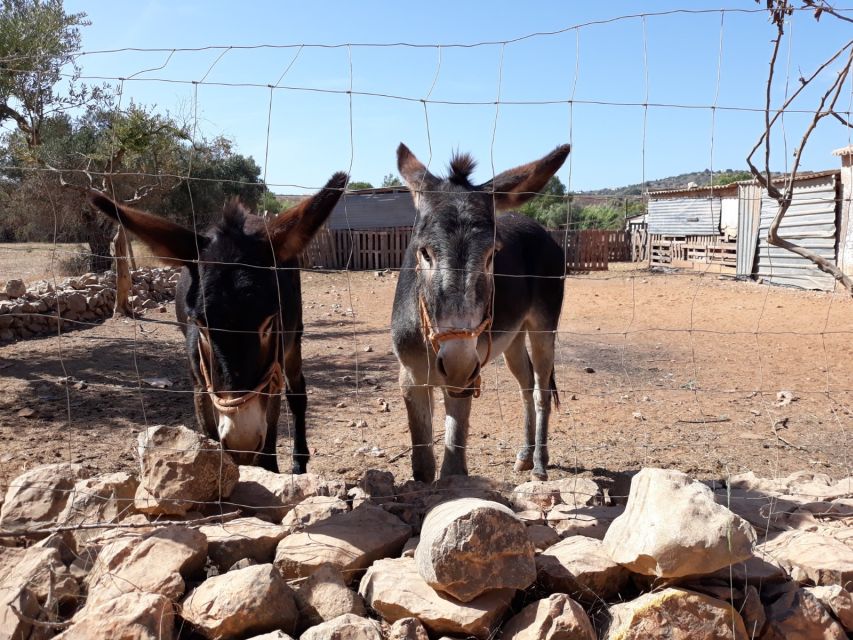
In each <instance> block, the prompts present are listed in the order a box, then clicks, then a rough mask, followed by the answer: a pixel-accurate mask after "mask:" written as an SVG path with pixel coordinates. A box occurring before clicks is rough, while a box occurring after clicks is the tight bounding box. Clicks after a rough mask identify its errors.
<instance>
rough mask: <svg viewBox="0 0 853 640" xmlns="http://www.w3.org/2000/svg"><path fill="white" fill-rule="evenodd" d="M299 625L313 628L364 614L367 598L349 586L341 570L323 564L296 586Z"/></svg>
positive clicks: (304, 627) (303, 627)
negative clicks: (363, 597)
mask: <svg viewBox="0 0 853 640" xmlns="http://www.w3.org/2000/svg"><path fill="white" fill-rule="evenodd" d="M295 596H296V607H297V608H298V609H299V626H300V628H302V629H307V628H308V627H313V626H315V625H318V624H322V623H323V622H328V621H329V620H332V619H333V618H337V617H338V616H342V615H344V614H346V613H352V614H354V615H357V616H363V615H364V600H363V599H362V597H361V596H360V595H358V594H357V593H356V592H355V591H352V590H351V589H349V588H348V587H347V585H346V581H345V580H344V577H343V575H342V574H341V572H340V570H338V569H337V568H335V567H333V566H332V565H328V564H327V565H323V566H321V567H320V568H319V569H317V571H315V572H314V573H313V574H311V575H310V576H308V578H307V579H306V580H304V581H303V582H300V583H299V585H298V586H297V587H296V592H295Z"/></svg>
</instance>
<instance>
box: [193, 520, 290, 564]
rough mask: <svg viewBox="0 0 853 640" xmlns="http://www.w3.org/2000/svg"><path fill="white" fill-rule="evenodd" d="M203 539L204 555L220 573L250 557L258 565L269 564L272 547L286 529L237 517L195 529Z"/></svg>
mask: <svg viewBox="0 0 853 640" xmlns="http://www.w3.org/2000/svg"><path fill="white" fill-rule="evenodd" d="M199 531H201V533H203V534H204V535H205V537H206V538H207V555H208V557H209V558H210V560H211V562H212V563H213V564H214V565H216V567H217V568H218V569H219V570H220V571H222V572H223V573H224V572H225V571H228V568H229V567H230V566H232V565H233V564H234V563H235V562H237V561H239V560H243V559H244V558H251V559H252V560H254V561H255V562H258V563H261V564H263V563H266V562H272V560H273V556H275V547H276V545H277V544H278V543H279V541H280V540H281V539H282V538H284V537H285V536H286V535H287V533H288V531H289V530H288V528H287V527H283V526H282V525H280V524H272V523H270V522H267V521H266V520H261V519H259V518H237V519H236V520H230V521H228V522H223V523H217V524H209V525H205V526H203V527H201V528H199Z"/></svg>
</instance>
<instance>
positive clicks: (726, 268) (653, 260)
mask: <svg viewBox="0 0 853 640" xmlns="http://www.w3.org/2000/svg"><path fill="white" fill-rule="evenodd" d="M649 251H650V264H651V266H653V267H672V268H677V269H694V270H696V271H708V272H711V273H736V272H737V241H736V240H727V239H725V238H723V237H721V236H662V235H657V234H655V235H652V236H650V238H649Z"/></svg>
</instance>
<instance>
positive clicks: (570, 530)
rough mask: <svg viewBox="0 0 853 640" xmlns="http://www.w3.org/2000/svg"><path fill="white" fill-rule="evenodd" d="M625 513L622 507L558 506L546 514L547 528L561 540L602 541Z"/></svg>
mask: <svg viewBox="0 0 853 640" xmlns="http://www.w3.org/2000/svg"><path fill="white" fill-rule="evenodd" d="M624 512H625V507H624V506H623V505H617V506H612V507H573V506H571V505H567V504H558V505H557V506H556V507H554V508H553V509H551V510H550V511H549V512H548V526H551V527H554V530H555V531H556V532H557V533H558V534H560V536H561V537H563V538H568V537H570V536H586V537H588V538H597V539H598V540H604V535H605V534H606V533H607V530H608V529H609V528H610V525H611V524H613V521H614V520H616V518H618V517H619V516H621V515H622V514H623V513H624Z"/></svg>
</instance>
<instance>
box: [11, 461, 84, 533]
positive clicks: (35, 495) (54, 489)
mask: <svg viewBox="0 0 853 640" xmlns="http://www.w3.org/2000/svg"><path fill="white" fill-rule="evenodd" d="M89 475H90V473H89V472H88V471H87V470H86V469H85V468H84V467H83V466H82V465H79V464H72V463H70V462H60V463H57V464H46V465H44V466H41V467H36V468H35V469H30V470H29V471H27V472H25V473H23V474H21V475H19V476H18V477H17V478H15V479H14V480H12V482H11V483H10V485H9V489H8V490H7V491H6V497H5V498H4V500H3V507H2V509H0V529H5V530H7V531H26V530H32V529H41V528H45V527H51V526H55V525H56V524H57V522H58V520H59V516H60V514H61V513H62V512H63V510H64V509H65V506H66V505H67V504H68V500H69V498H70V497H71V495H72V493H73V491H74V485H75V484H76V482H77V481H78V480H81V479H83V478H88V477H89ZM45 535H46V534H45Z"/></svg>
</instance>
